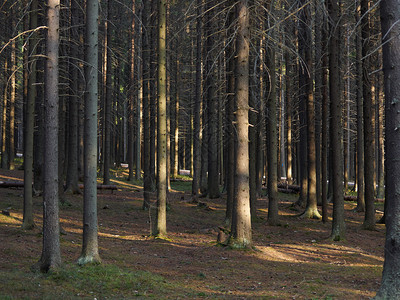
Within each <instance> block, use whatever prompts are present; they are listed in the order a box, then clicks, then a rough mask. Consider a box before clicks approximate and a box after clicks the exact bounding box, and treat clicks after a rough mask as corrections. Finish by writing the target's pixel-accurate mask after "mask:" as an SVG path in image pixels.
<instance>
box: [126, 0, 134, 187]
mask: <svg viewBox="0 0 400 300" xmlns="http://www.w3.org/2000/svg"><path fill="white" fill-rule="evenodd" d="M135 8H136V1H135V0H132V22H131V49H130V69H129V70H130V73H129V80H130V83H129V99H128V155H127V158H128V167H129V174H128V181H132V180H133V170H134V162H135V160H134V152H135V151H134V150H135V149H134V142H133V141H134V111H135V88H136V85H135V83H134V82H135V67H136V65H135V36H136V34H135V33H136V30H135V27H136V26H135V25H136V9H135Z"/></svg>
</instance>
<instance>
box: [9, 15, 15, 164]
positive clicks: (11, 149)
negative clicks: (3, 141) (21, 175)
mask: <svg viewBox="0 0 400 300" xmlns="http://www.w3.org/2000/svg"><path fill="white" fill-rule="evenodd" d="M11 26H12V28H15V27H16V24H15V18H12V25H11ZM16 52H17V48H16V41H15V39H13V40H12V42H11V66H10V67H11V74H10V85H11V86H10V88H11V91H10V118H9V122H10V125H9V126H8V129H9V133H8V136H9V146H8V164H9V166H8V168H9V169H10V170H14V169H15V164H14V158H15V105H16V103H15V100H16V93H17V86H16V77H17V74H16V71H17V53H16Z"/></svg>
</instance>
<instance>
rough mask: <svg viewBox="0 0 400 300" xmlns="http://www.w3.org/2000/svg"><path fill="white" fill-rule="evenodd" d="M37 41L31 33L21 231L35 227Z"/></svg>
mask: <svg viewBox="0 0 400 300" xmlns="http://www.w3.org/2000/svg"><path fill="white" fill-rule="evenodd" d="M37 9H38V2H37V0H33V1H32V3H31V5H30V20H29V23H30V24H29V28H31V29H33V28H36V27H37V25H38V20H37V16H38V15H37ZM37 43H38V39H37V34H36V33H33V34H32V36H31V37H30V39H29V48H28V49H29V55H30V56H29V59H30V60H31V63H30V64H29V66H30V68H29V78H28V95H27V98H26V101H27V103H26V106H25V108H26V112H25V126H26V128H25V145H24V182H25V183H26V184H24V215H23V223H22V228H23V229H32V228H34V227H35V222H34V219H33V201H32V196H33V190H32V181H33V131H34V125H35V98H36V57H35V56H36V54H37V51H36V47H37Z"/></svg>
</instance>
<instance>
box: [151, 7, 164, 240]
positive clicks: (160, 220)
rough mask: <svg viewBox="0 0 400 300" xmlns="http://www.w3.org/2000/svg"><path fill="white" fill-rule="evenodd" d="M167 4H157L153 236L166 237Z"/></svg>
mask: <svg viewBox="0 0 400 300" xmlns="http://www.w3.org/2000/svg"><path fill="white" fill-rule="evenodd" d="M166 7H167V3H166V0H159V2H158V85H157V87H158V110H157V222H156V229H155V231H154V235H156V236H159V237H165V236H166V235H167V85H166V81H167V50H166V38H167V34H166V33H167V30H166V27H167V14H166V12H167V9H166Z"/></svg>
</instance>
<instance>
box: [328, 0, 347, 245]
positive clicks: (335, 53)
mask: <svg viewBox="0 0 400 300" xmlns="http://www.w3.org/2000/svg"><path fill="white" fill-rule="evenodd" d="M328 10H329V15H330V17H331V20H332V26H331V39H330V44H329V95H330V111H331V123H330V135H331V139H330V145H331V149H332V150H331V154H332V157H331V163H332V176H331V180H332V187H333V213H332V218H333V222H332V231H331V239H332V240H334V241H339V240H342V239H344V238H345V223H344V196H343V151H342V132H343V128H342V103H341V99H340V83H339V81H340V70H339V38H340V33H339V31H338V28H337V26H338V24H339V6H338V3H337V0H329V2H328Z"/></svg>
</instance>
